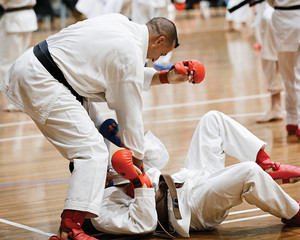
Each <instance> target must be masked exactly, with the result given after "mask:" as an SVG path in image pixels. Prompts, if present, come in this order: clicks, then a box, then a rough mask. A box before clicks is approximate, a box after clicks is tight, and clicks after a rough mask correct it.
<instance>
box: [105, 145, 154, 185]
mask: <svg viewBox="0 0 300 240" xmlns="http://www.w3.org/2000/svg"><path fill="white" fill-rule="evenodd" d="M111 164H112V166H113V168H114V169H115V170H116V172H117V173H118V174H119V175H120V176H122V177H123V178H125V179H128V180H129V181H130V182H131V183H132V184H133V186H134V187H135V188H139V187H143V186H144V185H146V186H147V187H151V182H150V179H149V177H148V176H147V175H146V174H145V173H143V172H142V171H141V170H140V169H139V168H137V167H136V166H134V165H133V162H132V152H131V151H130V150H128V149H121V150H118V151H116V152H115V153H114V154H113V156H112V158H111Z"/></svg>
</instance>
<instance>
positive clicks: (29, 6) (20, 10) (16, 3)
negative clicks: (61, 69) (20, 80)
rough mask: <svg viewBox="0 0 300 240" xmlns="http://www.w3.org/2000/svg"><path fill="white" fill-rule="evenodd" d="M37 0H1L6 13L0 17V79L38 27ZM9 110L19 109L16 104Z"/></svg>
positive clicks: (27, 45) (8, 107) (24, 48)
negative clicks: (35, 7) (35, 9)
mask: <svg viewBox="0 0 300 240" xmlns="http://www.w3.org/2000/svg"><path fill="white" fill-rule="evenodd" d="M35 4H36V1H35V0H22V1H20V0H0V5H2V7H3V9H4V14H3V16H2V17H1V19H0V80H1V79H2V78H3V77H4V75H5V73H6V72H7V71H8V69H9V68H10V67H11V65H12V64H13V63H14V61H15V60H16V59H17V58H18V57H19V56H20V55H21V54H22V53H23V52H24V51H25V50H26V49H27V48H28V47H29V45H30V42H31V36H32V32H33V31H35V30H37V29H38V26H37V18H36V14H35V12H34V10H33V7H34V5H35ZM7 110H8V111H15V110H17V109H16V108H15V106H14V105H12V104H10V105H8V106H7Z"/></svg>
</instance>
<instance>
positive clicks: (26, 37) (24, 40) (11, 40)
mask: <svg viewBox="0 0 300 240" xmlns="http://www.w3.org/2000/svg"><path fill="white" fill-rule="evenodd" d="M31 35H32V33H31V32H15V33H11V32H7V31H6V29H5V28H4V27H3V26H2V25H1V24H0V42H1V44H0V79H1V78H3V77H4V75H5V73H6V72H7V71H8V69H9V68H10V67H11V65H12V64H13V63H14V61H15V60H16V59H17V58H18V57H19V56H20V55H21V54H22V53H23V52H24V51H25V50H26V49H27V48H28V46H29V44H30V41H31Z"/></svg>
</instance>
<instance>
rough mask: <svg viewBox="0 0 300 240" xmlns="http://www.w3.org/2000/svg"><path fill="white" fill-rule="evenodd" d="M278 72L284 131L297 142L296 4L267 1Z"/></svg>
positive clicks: (299, 63) (299, 68)
mask: <svg viewBox="0 0 300 240" xmlns="http://www.w3.org/2000/svg"><path fill="white" fill-rule="evenodd" d="M268 3H269V4H270V5H271V6H272V7H274V9H275V10H274V13H273V15H272V24H273V26H274V35H275V43H276V48H277V51H278V64H279V72H280V74H281V76H282V78H283V82H284V85H285V109H286V123H287V125H286V130H287V132H288V134H296V136H297V137H298V138H299V139H300V129H299V127H300V24H299V22H300V0H268Z"/></svg>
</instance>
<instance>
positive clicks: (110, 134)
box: [99, 118, 124, 147]
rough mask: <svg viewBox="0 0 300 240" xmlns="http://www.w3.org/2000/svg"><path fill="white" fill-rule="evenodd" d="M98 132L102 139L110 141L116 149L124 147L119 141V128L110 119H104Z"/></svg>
mask: <svg viewBox="0 0 300 240" xmlns="http://www.w3.org/2000/svg"><path fill="white" fill-rule="evenodd" d="M99 132H100V133H101V134H102V136H103V137H105V138H106V139H108V140H109V141H111V142H112V143H113V144H115V145H117V146H118V147H124V144H123V143H122V141H121V138H120V136H119V127H118V124H117V123H116V121H115V120H114V119H112V118H109V119H106V120H105V121H104V122H103V123H102V124H101V126H100V128H99Z"/></svg>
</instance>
